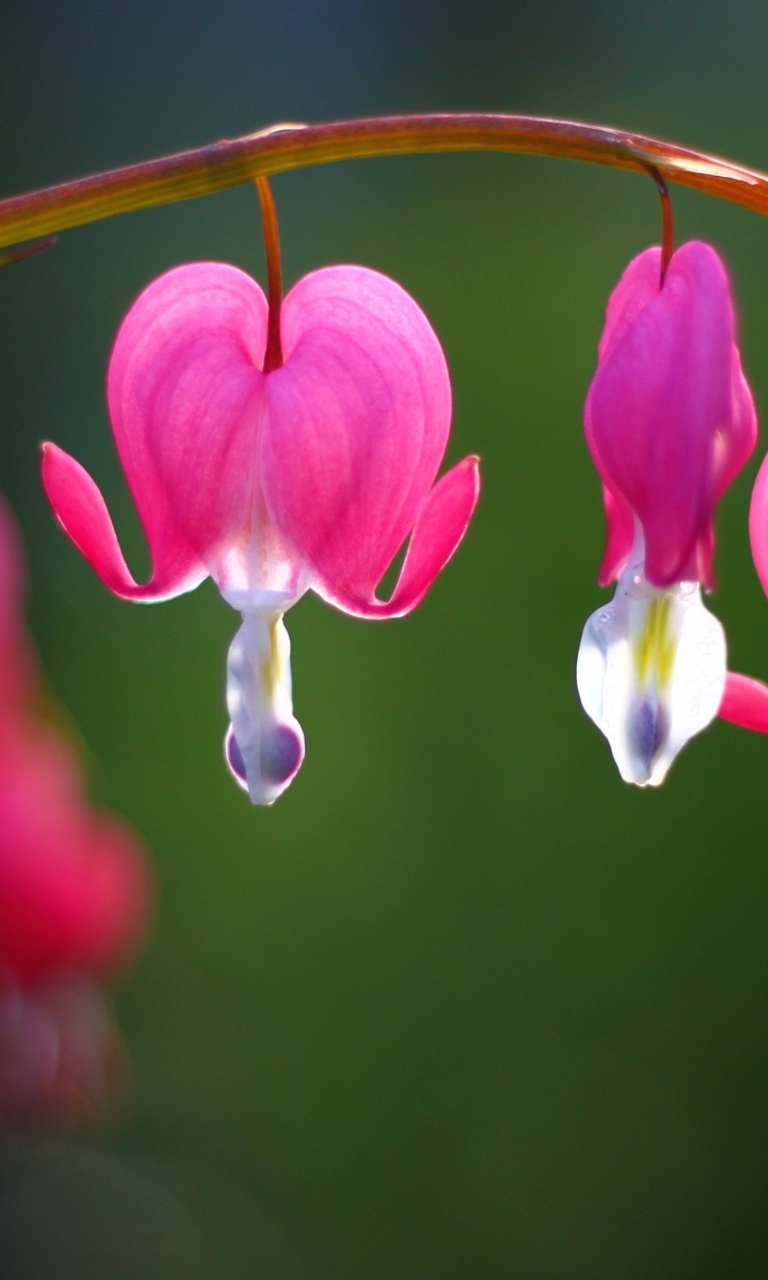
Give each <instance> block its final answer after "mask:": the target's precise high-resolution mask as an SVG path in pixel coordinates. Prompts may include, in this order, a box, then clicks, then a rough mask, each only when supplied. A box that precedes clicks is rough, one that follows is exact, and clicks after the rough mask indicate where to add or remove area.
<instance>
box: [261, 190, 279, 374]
mask: <svg viewBox="0 0 768 1280" xmlns="http://www.w3.org/2000/svg"><path fill="white" fill-rule="evenodd" d="M256 190H257V191H258V193H259V204H260V205H261V222H262V226H263V227H264V252H265V254H266V257H267V296H268V300H269V320H268V322H267V348H266V351H265V352H264V372H265V373H271V372H272V370H273V369H279V368H280V366H281V365H282V363H283V347H282V343H281V341H280V307H281V305H282V301H283V277H282V271H281V269H280V233H279V231H278V229H277V209H276V208H275V201H274V198H273V196H272V188H271V187H270V185H269V179H268V178H257V179H256Z"/></svg>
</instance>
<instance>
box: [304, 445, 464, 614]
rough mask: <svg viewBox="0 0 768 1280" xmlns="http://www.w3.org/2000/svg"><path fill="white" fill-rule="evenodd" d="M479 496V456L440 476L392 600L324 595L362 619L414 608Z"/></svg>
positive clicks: (449, 552) (456, 541)
mask: <svg viewBox="0 0 768 1280" xmlns="http://www.w3.org/2000/svg"><path fill="white" fill-rule="evenodd" d="M479 496H480V460H479V458H475V457H469V458H464V459H463V460H462V461H461V462H459V463H457V465H456V466H455V467H453V468H452V469H451V470H450V471H447V472H446V474H445V475H444V476H441V477H440V479H439V480H438V482H437V484H436V485H435V487H434V488H433V489H432V490H431V492H430V494H429V496H428V497H427V500H426V502H425V503H424V506H423V507H422V509H421V512H420V513H419V517H418V519H417V521H416V525H415V527H414V530H413V533H412V534H411V539H410V542H409V543H408V550H407V552H406V555H405V560H404V561H403V567H402V569H401V571H400V576H399V578H398V580H397V585H396V587H395V589H394V591H393V593H392V596H391V598H390V599H389V600H387V601H382V600H377V599H376V597H375V596H374V597H373V598H372V599H371V598H369V599H362V598H359V597H356V596H352V595H341V594H340V593H338V592H335V593H333V592H328V591H326V590H325V589H323V590H322V591H321V594H322V595H323V596H324V598H325V599H327V600H328V601H330V603H331V604H335V605H336V606H337V607H338V608H340V609H343V610H344V611H345V613H352V614H354V615H355V616H356V617H358V618H401V617H403V616H404V614H406V613H410V612H411V610H412V609H415V608H416V606H417V605H418V604H420V603H421V601H422V600H423V599H424V597H425V595H426V594H427V592H428V591H429V588H430V587H431V586H432V583H433V582H434V580H435V578H436V577H437V575H438V574H439V573H440V572H441V570H442V569H444V568H445V566H446V564H447V563H448V561H449V560H450V558H451V556H452V555H453V553H454V551H455V550H456V548H457V547H458V545H459V543H460V542H461V540H462V538H463V537H464V534H465V533H466V531H467V526H468V525H469V522H470V520H471V519H472V514H473V512H474V510H475V507H476V506H477V500H478V498H479ZM316 590H319V588H316Z"/></svg>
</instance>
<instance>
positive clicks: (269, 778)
mask: <svg viewBox="0 0 768 1280" xmlns="http://www.w3.org/2000/svg"><path fill="white" fill-rule="evenodd" d="M233 741H234V735H233ZM235 745H236V746H237V744H236V743H235ZM238 755H240V750H239V748H238ZM302 755H303V745H302V742H301V739H300V738H299V735H298V734H297V733H296V732H295V731H294V730H293V729H291V728H290V727H289V726H288V725H287V724H279V725H277V726H276V727H275V729H274V730H273V732H272V733H270V734H269V735H268V736H267V737H266V738H265V739H264V740H263V742H262V744H261V774H262V777H263V778H264V780H265V782H271V783H275V784H277V785H279V784H280V783H281V782H287V781H288V780H289V778H291V777H293V775H294V773H295V772H296V770H297V769H298V767H299V765H300V764H301V759H302ZM240 759H241V760H242V756H240Z"/></svg>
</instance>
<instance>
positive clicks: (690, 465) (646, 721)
mask: <svg viewBox="0 0 768 1280" xmlns="http://www.w3.org/2000/svg"><path fill="white" fill-rule="evenodd" d="M660 253H661V251H660V250H659V249H648V250H646V252H645V253H642V254H640V256H639V257H637V258H635V259H634V261H633V262H631V263H630V265H629V267H628V268H627V270H626V271H625V272H624V275H623V276H622V278H621V280H620V281H619V284H618V285H617V287H616V289H615V290H614V292H613V294H612V295H611V298H610V301H609V304H608V311H607V317H606V324H605V329H604V331H603V336H602V339H601V341H600V346H599V360H598V369H597V373H596V375H595V378H594V381H593V382H592V386H591V387H590V390H589V394H588V396H587V402H586V406H585V414H584V424H585V431H586V437H587V443H588V445H589V449H590V452H591V454H592V459H593V461H594V463H595V466H596V467H597V470H598V472H599V474H600V478H601V480H602V482H603V494H604V501H605V509H606V515H607V522H608V538H607V546H606V551H605V556H604V559H603V563H602V565H601V568H600V574H599V581H600V582H601V583H602V584H607V583H609V582H612V581H616V582H618V586H617V590H616V595H615V597H614V600H613V602H612V603H611V604H609V605H607V606H605V607H603V608H602V609H598V610H597V611H596V612H595V613H594V614H593V615H592V617H591V618H590V619H589V621H588V622H587V625H586V627H585V629H584V634H583V637H582V642H581V647H580V650H579V658H578V663H577V683H578V688H579V694H580V697H581V700H582V703H583V705H584V709H585V710H586V712H587V714H588V715H590V716H591V718H592V719H593V720H594V721H595V723H596V724H597V725H598V726H599V727H600V728H601V729H602V731H603V732H604V733H605V735H606V737H607V738H608V740H609V743H610V745H611V749H612V751H613V755H614V758H615V760H616V763H617V765H618V768H619V771H620V773H621V775H622V777H623V778H624V779H625V780H626V781H629V782H635V783H637V784H639V785H640V786H645V785H647V784H650V785H656V784H658V783H660V782H661V781H662V780H663V778H664V776H665V774H666V772H667V769H668V768H669V766H670V764H671V763H672V760H673V759H674V757H675V756H676V755H677V753H678V751H679V750H680V748H681V747H682V746H683V745H684V744H685V742H687V741H688V739H689V738H690V737H692V736H693V734H695V733H698V732H699V731H700V730H701V729H703V728H704V727H705V726H706V725H707V724H709V722H710V721H711V720H712V719H713V718H714V717H715V716H716V715H717V713H718V709H719V708H720V705H721V701H722V699H723V694H724V691H725V683H726V649H725V636H724V633H723V630H722V627H721V626H720V623H719V622H717V621H716V619H715V618H713V617H712V615H711V614H709V612H708V611H707V610H706V609H705V608H704V605H703V604H702V600H701V590H700V588H701V585H704V586H705V587H706V588H708V589H711V587H712V585H713V578H712V553H713V550H714V533H713V516H714V509H715V505H716V503H717V502H718V500H719V498H720V497H721V496H722V494H723V492H724V491H725V489H726V488H727V486H728V485H729V484H730V483H731V481H732V480H733V479H734V478H735V477H736V475H737V474H738V472H739V471H740V470H741V468H742V467H743V466H744V463H745V462H746V461H747V459H748V458H749V456H750V454H751V452H752V450H753V448H754V444H755V439H756V433H757V422H756V416H755V409H754V405H753V402H752V397H751V394H750V391H749V387H748V386H747V383H746V381H745V379H744V375H743V373H742V371H741V362H740V359H739V352H738V348H737V346H736V342H735V318H734V309H733V303H732V300H731V294H730V288H729V284H728V278H727V276H726V273H725V268H724V267H723V264H722V262H721V260H720V258H719V257H718V255H717V254H716V252H715V251H714V249H712V248H711V247H710V246H709V245H706V244H702V243H700V242H698V241H690V242H689V243H688V244H685V245H683V246H682V247H681V248H680V249H678V250H677V252H676V253H675V254H674V255H673V256H672V259H671V261H670V263H669V266H668V269H667V271H666V274H665V277H664V281H663V284H660V264H661V260H660Z"/></svg>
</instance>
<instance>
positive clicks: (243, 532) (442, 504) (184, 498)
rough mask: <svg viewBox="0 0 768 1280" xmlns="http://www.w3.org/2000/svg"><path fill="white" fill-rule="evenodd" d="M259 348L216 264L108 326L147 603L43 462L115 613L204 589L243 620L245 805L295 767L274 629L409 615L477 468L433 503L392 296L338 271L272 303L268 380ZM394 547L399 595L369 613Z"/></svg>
mask: <svg viewBox="0 0 768 1280" xmlns="http://www.w3.org/2000/svg"><path fill="white" fill-rule="evenodd" d="M267 329H268V306H267V301H266V299H265V297H264V294H263V293H262V291H261V289H260V287H259V285H258V284H256V283H255V281H253V280H252V279H251V278H250V277H249V276H247V275H245V274H244V273H243V272H242V271H238V270H236V269H235V268H234V267H230V266H225V265H223V264H221V263H215V262H208V263H196V264H191V265H189V266H184V267H179V268H178V269H176V270H174V271H170V272H168V273H167V274H166V275H164V276H161V277H160V279H158V280H156V281H155V282H154V283H153V284H151V285H150V286H149V287H148V288H147V289H146V290H145V291H144V293H142V294H141V296H140V297H139V298H138V300H137V301H136V303H135V304H134V306H133V307H132V308H131V310H130V312H129V313H128V315H127V317H126V319H125V320H124V322H123V324H122V327H121V329H120V332H119V334H118V336H117V341H116V343H115V348H114V351H113V353H112V360H111V364H110V368H109V378H108V400H109V410H110V415H111V420H112V428H113V431H114V435H115V440H116V443H117V448H118V452H119V454H120V458H121V461H122V464H123V467H124V469H125V473H126V476H127V479H128V484H129V486H130V489H131V492H132V494H133V498H134V501H135V503H136V506H137V508H138V512H139V515H140V517H141V521H142V523H143V526H144V529H145V532H146V536H147V540H148V542H149V547H150V551H151V555H152V577H151V579H150V581H149V582H148V583H147V584H145V585H143V586H140V585H138V584H137V583H136V582H135V581H134V579H133V577H132V576H131V574H130V572H129V570H128V568H127V566H126V564H125V561H124V559H123V556H122V553H121V551H120V548H119V546H118V542H117V538H116V535H115V531H114V528H113V525H112V521H111V519H110V517H109V514H108V512H107V509H106V506H105V504H104V500H103V498H102V496H101V494H100V493H99V490H98V489H97V488H96V485H95V484H94V482H93V480H91V478H90V476H88V475H87V474H86V472H85V471H84V470H83V468H82V467H81V466H80V465H79V464H78V463H77V462H75V461H74V459H72V458H71V457H69V456H68V455H67V454H66V453H63V452H62V450H61V449H58V448H57V447H56V446H55V445H52V444H48V445H46V446H45V452H44V459H43V482H44V485H45V489H46V492H47V494H48V497H49V499H50V502H51V504H52V506H53V509H54V511H55V512H56V515H57V516H58V518H59V520H60V521H61V523H62V525H63V526H64V528H65V530H66V531H67V533H68V534H69V536H70V537H71V539H72V540H73V542H74V543H75V544H76V546H77V547H79V549H80V551H81V552H82V553H83V555H84V556H85V557H86V559H88V560H89V561H90V563H91V565H92V566H93V568H94V569H95V570H96V572H97V573H98V574H99V576H100V577H101V579H102V581H103V582H104V583H105V584H106V585H107V586H108V587H109V588H110V589H111V590H112V591H113V592H115V594H116V595H119V596H124V597H126V598H128V599H134V600H162V599H168V598H169V597H171V596H174V595H178V594H179V593H181V592H183V591H189V590H191V589H192V588H193V587H196V586H197V585H198V583H199V582H201V581H202V580H203V578H205V577H206V576H207V575H209V574H210V575H211V577H212V578H213V579H214V581H215V582H216V584H217V586H218V588H219V590H220V591H221V593H222V595H223V597H224V599H225V600H226V601H227V602H228V603H229V604H231V605H232V606H233V607H234V608H235V609H237V610H238V611H239V612H240V613H241V614H242V616H243V623H242V626H241V628H240V630H239V631H238V633H237V635H236V636H235V639H234V641H233V643H232V646H231V648H230V651H229V660H228V669H227V706H228V709H229V716H230V720H231V726H230V729H229V731H228V734H227V738H226V758H227V761H228V764H229V766H230V769H231V771H232V772H233V774H234V776H235V777H236V778H237V780H238V781H239V782H240V784H241V785H242V786H244V787H245V788H246V789H247V790H248V793H249V795H250V798H251V800H252V801H253V802H254V803H256V804H271V803H272V801H274V800H275V799H276V798H277V796H279V795H280V793H281V792H282V791H283V790H284V789H285V787H286V786H287V785H288V784H289V783H290V781H291V780H292V778H293V777H294V775H295V774H296V772H297V770H298V769H299V766H300V765H301V762H302V759H303V755H304V737H303V734H302V731H301V727H300V726H299V724H298V722H297V720H296V719H295V718H294V716H293V710H292V700H291V676H290V664H289V654H290V645H289V640H288V635H287V632H286V630H285V627H284V625H283V621H282V619H283V614H284V613H285V611H286V610H287V609H289V608H291V606H292V605H294V604H295V603H296V601H297V600H298V599H299V598H300V597H301V596H302V595H303V594H304V592H305V591H307V590H308V588H310V587H311V588H312V589H313V590H314V591H316V592H317V593H318V594H319V595H320V596H322V597H323V599H325V600H327V601H328V602H329V603H330V604H333V605H335V606H336V607H337V608H339V609H342V610H343V611H345V612H346V613H351V614H353V615H355V616H356V617H361V618H390V617H398V616H401V615H403V614H406V613H409V612H410V611H411V609H413V608H415V607H416V605H417V604H419V602H420V601H421V600H422V599H423V597H424V596H425V594H426V592H427V591H428V590H429V588H430V586H431V585H432V583H433V582H434V580H435V578H436V576H437V574H438V573H439V572H440V570H441V569H442V568H443V566H444V565H445V564H446V562H447V561H448V560H449V559H450V557H451V556H452V555H453V553H454V551H455V550H456V547H457V546H458V544H459V542H460V541H461V538H462V537H463V535H464V533H465V531H466V528H467V525H468V523H469V520H470V517H471V515H472V512H473V510H474V507H475V503H476V501H477V496H478V489H479V479H478V464H477V459H475V458H465V459H464V461H463V462H460V463H459V464H458V465H457V466H455V467H454V468H453V470H451V471H449V472H448V473H447V474H446V475H444V476H443V477H442V478H441V479H440V480H439V481H438V483H437V484H434V481H435V477H436V474H437V470H438V467H439V466H440V463H441V460H442V457H443V453H444V450H445V447H446V443H447V439H448V432H449V426H450V416H451V391H450V384H449V380H448V372H447V368H446V364H445V359H444V357H443V353H442V351H441V348H440V344H439V342H438V340H437V338H436V336H435V334H434V332H433V331H432V329H431V327H430V325H429V323H428V321H427V319H426V317H425V316H424V314H423V313H422V312H421V310H420V309H419V307H418V306H417V305H416V303H415V302H414V301H413V299H412V298H410V297H409V296H408V294H406V293H405V292H404V291H403V290H402V289H401V288H400V287H399V286H398V285H397V284H395V283H394V282H393V281H391V280H389V279H387V278H386V277H384V276H381V275H378V274H377V273H376V272H373V271H369V270H366V269H364V268H362V267H353V266H339V267H329V268H326V269H324V270H321V271H316V272H314V273H313V274H311V275H309V276H306V277H305V278H304V279H303V280H301V281H299V283H298V284H297V285H296V286H295V287H294V288H293V289H292V290H291V292H290V293H289V294H288V296H287V297H286V299H285V301H284V302H283V304H282V314H281V318H280V337H281V340H282V353H283V363H282V365H281V367H277V368H275V367H272V368H271V371H269V372H263V371H262V369H263V364H264V355H265V348H266V343H267ZM268 368H269V366H268ZM408 534H410V535H411V538H410V542H409V545H408V550H407V553H406V556H405V560H404V562H403V566H402V569H401V572H400V577H399V579H398V582H397V585H396V587H395V589H394V592H393V594H392V596H391V598H390V599H389V600H387V601H383V600H380V599H378V597H377V596H376V586H377V584H378V583H379V582H380V580H381V578H382V576H383V575H384V573H385V572H386V570H387V568H388V566H389V565H390V563H391V561H392V559H393V558H394V556H395V555H396V554H397V552H398V550H399V549H400V547H401V546H402V544H403V542H404V540H405V538H406V537H407V536H408Z"/></svg>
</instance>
